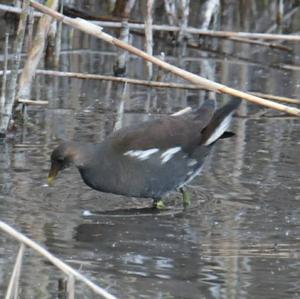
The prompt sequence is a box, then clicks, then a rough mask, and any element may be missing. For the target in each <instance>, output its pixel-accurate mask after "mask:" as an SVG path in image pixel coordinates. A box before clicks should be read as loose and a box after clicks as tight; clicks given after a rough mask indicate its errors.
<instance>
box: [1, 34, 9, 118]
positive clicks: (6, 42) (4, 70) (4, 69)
mask: <svg viewBox="0 0 300 299" xmlns="http://www.w3.org/2000/svg"><path fill="white" fill-rule="evenodd" d="M8 42H9V34H8V33H5V45H4V67H3V78H2V88H1V98H0V112H4V104H5V97H6V79H7V60H8V59H7V56H8Z"/></svg>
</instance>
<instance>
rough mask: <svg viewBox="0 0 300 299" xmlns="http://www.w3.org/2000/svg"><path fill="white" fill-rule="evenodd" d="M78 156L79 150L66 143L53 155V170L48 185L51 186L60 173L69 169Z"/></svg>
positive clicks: (51, 169) (73, 145) (49, 175)
mask: <svg viewBox="0 0 300 299" xmlns="http://www.w3.org/2000/svg"><path fill="white" fill-rule="evenodd" d="M76 156H77V148H76V145H75V144H74V143H70V142H64V143H62V144H60V145H59V146H58V147H57V148H56V149H55V150H54V151H53V152H52V154H51V168H50V171H49V174H48V185H51V184H52V182H53V181H54V179H55V177H56V176H57V175H58V173H59V172H60V171H61V170H63V169H65V168H67V167H69V166H70V164H72V163H73V162H74V160H75V159H76Z"/></svg>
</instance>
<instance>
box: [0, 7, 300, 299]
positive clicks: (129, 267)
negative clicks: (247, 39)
mask: <svg viewBox="0 0 300 299" xmlns="http://www.w3.org/2000/svg"><path fill="white" fill-rule="evenodd" d="M232 9H233V8H232ZM257 9H261V10H260V13H259V15H258V18H259V17H261V19H260V20H261V21H260V24H259V25H260V28H263V29H260V30H265V29H266V28H267V27H268V26H269V25H270V24H267V21H266V20H265V19H264V18H263V15H264V13H266V12H265V10H263V9H265V8H260V7H258V8H257ZM223 14H224V15H226V14H227V15H228V14H230V10H229V8H227V9H226V10H224V11H223ZM193 18H195V16H194V17H193ZM247 20H248V21H246V20H243V22H245V24H242V25H241V27H234V28H235V29H237V28H240V30H250V29H247V27H248V28H253V27H251V26H252V24H251V18H249V19H247ZM293 20H297V18H296V17H295V19H293ZM229 21H230V20H222V26H223V29H224V28H227V29H228V28H229V29H232V27H230V24H229V23H230V22H229ZM247 22H249V24H248V23H247ZM233 23H234V24H231V25H232V26H237V23H238V20H235V21H234V22H233ZM291 23H292V24H291V25H290V27H288V28H286V30H288V31H297V30H299V28H297V22H296V21H294V23H293V22H291ZM256 26H257V27H259V26H258V24H256ZM256 29H257V31H259V28H256ZM253 31H254V30H253ZM65 36H68V33H67V32H65ZM135 42H136V43H137V44H138V43H139V42H140V40H139V39H137V40H135ZM76 43H78V44H79V43H80V35H79V34H78V35H76V34H75V35H74V43H73V44H72V45H69V44H68V43H67V42H65V48H64V52H63V54H62V58H63V59H62V65H61V69H63V70H71V71H81V72H93V73H101V74H110V73H111V70H112V66H113V63H114V54H113V52H111V51H108V50H110V49H107V47H106V46H105V45H104V44H103V43H101V42H96V41H95V40H94V39H91V38H86V39H85V43H86V44H87V45H91V48H92V49H93V50H92V51H90V50H88V51H83V50H81V51H71V49H72V48H75V49H78V45H77V44H76ZM99 45H100V46H101V51H98V48H97V46H99ZM233 45H234V46H235V48H233ZM289 46H291V47H292V48H293V51H294V52H293V54H288V53H286V52H280V51H274V50H270V49H266V48H261V47H257V46H249V45H237V44H232V43H230V42H222V43H221V42H220V43H219V44H218V47H219V48H220V49H222V50H223V51H227V52H228V53H230V55H229V56H228V55H227V58H226V59H224V56H223V55H222V54H215V53H211V52H204V51H203V52H202V51H196V50H188V52H187V54H186V56H185V57H184V58H183V59H182V60H180V61H181V63H182V64H183V66H184V67H185V68H187V69H189V70H190V71H193V72H195V73H199V72H200V70H203V64H202V62H203V61H204V59H205V61H207V62H208V63H209V64H210V65H211V66H213V68H215V70H216V73H215V79H216V80H217V81H218V82H222V83H224V84H229V85H230V86H233V87H236V88H240V89H243V90H257V91H262V92H266V93H273V94H279V95H285V96H290V97H297V96H298V95H299V88H300V82H299V74H298V71H296V70H295V71H291V70H286V69H284V68H282V67H280V64H282V63H286V64H295V63H297V62H299V57H298V53H299V51H298V52H297V47H298V46H297V45H294V46H293V45H289ZM159 47H161V48H163V46H162V45H161V44H160V45H158V48H159ZM87 48H90V47H87ZM298 48H299V47H298ZM165 49H166V53H167V59H168V60H169V61H170V62H172V63H176V62H177V61H178V58H177V56H176V53H177V52H178V51H177V50H176V49H174V50H172V49H168V48H165ZM67 50H68V51H67ZM104 51H105V52H104ZM241 57H244V58H245V59H242V58H241ZM246 58H247V60H246ZM143 72H144V67H143V64H142V62H141V61H140V60H138V59H135V58H132V59H131V61H130V66H129V76H132V77H140V78H141V77H143ZM122 90H123V86H122V85H120V84H115V83H110V82H100V81H81V80H78V79H62V78H50V77H43V76H37V78H36V80H35V83H34V90H33V98H35V99H38V100H49V107H46V108H44V107H36V108H33V107H30V109H29V110H28V122H27V124H26V125H25V126H24V127H23V128H22V127H18V128H17V131H16V133H15V134H11V135H10V136H9V138H8V139H7V140H5V141H3V142H2V143H1V144H0V153H1V155H0V202H1V205H0V219H1V220H3V221H5V222H7V223H9V224H10V225H12V226H13V227H15V228H17V229H18V230H20V231H22V232H23V233H25V234H26V235H28V236H29V237H31V238H32V239H34V240H35V241H37V242H38V243H40V244H42V245H43V246H44V247H45V248H47V249H48V250H50V251H51V252H52V253H53V254H55V255H56V256H58V257H59V258H61V259H63V260H65V261H66V262H67V263H68V264H70V265H71V266H72V267H74V268H75V269H78V270H80V272H81V273H83V274H84V275H86V276H87V277H88V278H90V279H91V280H93V281H94V282H96V283H98V284H99V285H101V286H102V287H104V288H107V289H108V290H109V291H110V292H111V293H113V294H115V295H116V296H117V297H119V298H176V299H177V298H180V299H184V298H189V299H193V298H299V297H300V290H299V288H300V287H299V275H300V270H299V260H300V259H299V258H300V250H299V248H300V247H299V245H300V236H299V226H300V220H299V214H300V208H299V200H300V196H299V189H300V187H299V186H300V184H299V176H298V172H299V163H300V159H299V144H300V141H299V140H300V123H299V120H298V119H296V118H293V117H283V116H282V115H280V114H279V113H270V112H267V114H266V116H265V117H259V116H258V115H257V114H256V113H257V112H259V111H261V108H259V107H257V106H253V105H243V107H242V108H241V110H240V112H239V115H240V117H236V118H235V119H234V123H233V126H232V130H233V131H234V132H236V136H235V137H233V138H231V139H226V140H222V141H220V142H218V144H216V146H215V148H214V150H213V152H212V153H211V155H210V156H209V158H208V159H207V161H206V165H205V169H204V171H203V175H202V176H201V177H200V178H197V179H195V180H194V181H193V182H192V183H191V186H190V187H189V190H190V192H191V194H192V207H191V208H190V209H188V210H187V211H183V210H182V209H181V208H180V206H181V203H180V196H179V194H176V193H172V194H170V196H169V197H168V198H167V199H166V204H167V206H168V208H169V209H168V210H167V211H166V212H162V213H152V212H151V213H149V211H148V212H144V213H140V214H136V213H135V211H136V209H137V208H138V209H142V208H147V207H150V206H151V204H152V203H151V200H146V199H134V198H126V197H122V196H115V195H111V194H104V193H100V192H96V191H94V190H91V189H90V188H89V187H87V186H86V185H85V184H84V183H83V182H82V180H81V178H80V176H79V173H78V171H77V170H76V169H75V168H70V169H67V170H65V171H64V172H63V173H61V174H60V175H59V177H58V178H57V180H56V181H55V183H54V186H53V187H48V186H47V185H46V178H47V173H48V170H49V167H50V162H49V157H50V153H51V151H52V150H53V148H54V147H55V146H56V145H57V144H58V143H59V141H60V140H62V139H75V140H82V141H86V142H88V141H89V142H99V141H100V140H102V139H103V138H105V136H107V134H109V133H110V132H111V131H112V130H113V128H114V126H115V123H116V121H117V120H121V121H122V124H123V125H129V124H132V123H137V122H141V121H144V120H147V119H152V118H158V117H163V116H164V115H166V114H169V113H172V112H174V111H177V110H178V109H180V108H183V107H185V106H186V105H192V106H194V107H195V106H198V105H199V104H200V103H201V102H202V100H203V97H204V95H205V94H204V92H203V91H178V90H154V89H147V88H145V87H136V86H129V92H128V94H129V96H128V99H126V101H125V113H124V115H118V111H120V109H119V108H120V99H121V97H122ZM227 98H228V97H222V96H219V98H218V99H219V101H220V102H222V101H225V100H226V99H227ZM124 209H129V211H127V212H125V211H121V212H120V211H119V210H124ZM112 210H118V211H117V212H112ZM145 211H146V210H145ZM17 249H18V244H17V243H16V242H15V241H14V240H13V239H11V238H10V237H9V236H7V235H5V234H1V235H0V293H1V294H4V293H5V287H6V286H7V284H8V280H9V275H10V273H11V271H12V267H13V263H14V260H15V256H16V254H17ZM59 278H62V275H61V274H60V273H59V272H58V271H57V270H56V269H55V268H54V267H53V266H51V265H50V264H49V263H48V262H45V260H43V259H42V258H40V257H39V256H37V255H36V254H35V253H33V252H32V251H30V250H28V249H27V250H26V254H25V259H24V265H23V270H22V275H21V298H26V299H27V298H57V296H58V286H57V284H58V279H59ZM76 294H77V296H78V298H95V296H94V295H93V294H92V293H91V292H90V291H89V290H87V289H86V288H85V287H84V286H82V285H81V284H79V286H78V287H77V289H76Z"/></svg>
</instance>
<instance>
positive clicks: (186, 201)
mask: <svg viewBox="0 0 300 299" xmlns="http://www.w3.org/2000/svg"><path fill="white" fill-rule="evenodd" d="M180 192H181V194H182V203H183V207H184V208H185V209H186V208H188V207H189V206H190V205H191V196H190V193H189V192H188V191H186V190H184V189H183V188H180Z"/></svg>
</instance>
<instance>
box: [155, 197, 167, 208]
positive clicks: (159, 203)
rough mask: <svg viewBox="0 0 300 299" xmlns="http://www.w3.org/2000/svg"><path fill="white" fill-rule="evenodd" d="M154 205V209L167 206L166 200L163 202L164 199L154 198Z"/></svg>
mask: <svg viewBox="0 0 300 299" xmlns="http://www.w3.org/2000/svg"><path fill="white" fill-rule="evenodd" d="M152 207H153V208H154V209H158V210H161V209H165V208H166V206H165V204H164V202H163V200H162V199H154V201H153V205H152Z"/></svg>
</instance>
